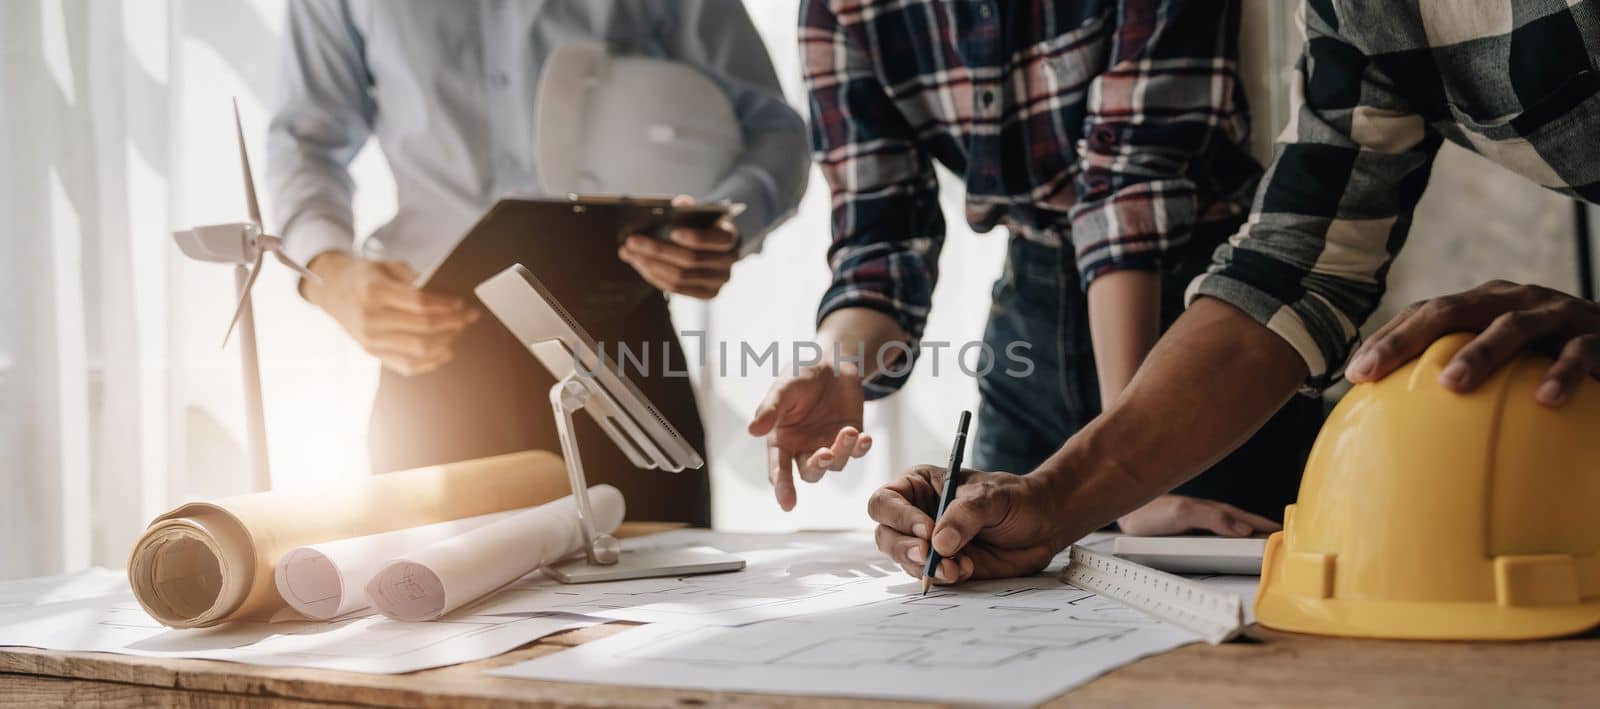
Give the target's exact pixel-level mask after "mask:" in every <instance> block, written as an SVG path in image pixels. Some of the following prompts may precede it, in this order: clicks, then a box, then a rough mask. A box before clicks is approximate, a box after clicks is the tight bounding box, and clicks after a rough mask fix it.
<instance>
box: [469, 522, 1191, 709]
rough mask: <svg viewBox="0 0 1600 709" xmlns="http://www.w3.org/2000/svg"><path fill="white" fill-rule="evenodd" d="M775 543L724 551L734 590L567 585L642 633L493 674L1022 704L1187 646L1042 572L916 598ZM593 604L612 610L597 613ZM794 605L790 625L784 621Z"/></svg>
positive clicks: (834, 543) (583, 605) (840, 552)
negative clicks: (636, 624)
mask: <svg viewBox="0 0 1600 709" xmlns="http://www.w3.org/2000/svg"><path fill="white" fill-rule="evenodd" d="M732 539H733V538H730V537H725V538H722V539H715V538H701V539H698V540H697V541H701V542H705V543H722V544H726V543H728V542H730V541H732ZM768 543H769V544H770V543H772V540H769V542H768ZM790 544H793V545H794V546H790V547H787V551H786V552H784V553H782V554H769V552H768V551H761V550H752V549H731V550H732V551H736V552H738V553H741V554H744V555H746V557H747V558H752V561H751V568H750V570H749V571H747V572H745V574H749V576H748V577H747V578H746V579H744V580H742V581H741V580H739V579H738V577H739V576H742V575H744V574H732V575H728V576H726V577H723V578H721V579H718V578H717V577H700V578H699V579H698V580H696V579H682V580H676V581H673V582H672V583H670V584H662V585H660V586H659V587H657V588H656V589H654V590H649V591H648V592H644V593H641V594H640V595H638V596H629V595H627V594H621V595H623V596H624V599H625V600H623V601H621V602H619V601H617V600H615V599H614V598H611V597H610V596H607V595H606V594H607V592H608V591H607V589H604V588H602V587H591V588H582V589H571V592H573V593H575V594H578V595H576V596H574V603H575V605H573V606H572V607H570V608H567V609H565V610H569V611H571V612H583V613H587V614H591V615H594V614H602V613H611V614H614V616H616V617H627V618H628V619H632V620H651V621H653V622H654V624H653V625H649V626H644V627H640V628H634V629H630V630H627V631H624V632H621V633H618V634H616V635H613V636H611V637H609V638H605V639H602V640H598V641H594V642H590V643H586V644H584V645H581V646H579V647H577V648H573V649H569V650H565V651H562V652H560V653H556V654H553V655H550V656H547V657H543V658H539V659H537V660H533V661H530V662H525V663H521V664H517V665H512V666H510V667H506V668H502V669H500V670H497V671H495V672H493V674H497V675H501V676H507V677H520V678H526V679H541V680H556V681H569V682H606V683H619V682H620V683H625V684H630V685H641V686H655V687H675V688H699V689H719V690H729V691H751V692H774V693H785V694H800V695H819V694H828V695H841V696H855V697H872V698H882V699H922V700H936V701H944V702H961V703H975V704H1033V703H1037V702H1041V701H1044V700H1046V699H1049V698H1050V697H1053V696H1055V695H1057V694H1060V693H1061V692H1064V691H1066V690H1067V689H1070V688H1072V687H1074V686H1076V685H1078V684H1081V683H1083V682H1086V681H1088V680H1090V679H1092V678H1094V677H1096V676H1098V675H1100V674H1102V673H1104V672H1106V671H1108V670H1111V669H1113V668H1115V667H1118V666H1120V665H1123V664H1126V663H1128V662H1131V661H1133V660H1135V659H1138V658H1140V657H1144V656H1146V655H1150V654H1154V653H1159V652H1165V651H1167V650H1170V649H1173V648H1175V647H1178V646H1181V645H1185V644H1188V643H1191V642H1195V641H1196V640H1198V637H1197V636H1196V635H1194V634H1192V633H1190V632H1188V631H1185V630H1183V629H1180V628H1177V627H1175V626H1171V625H1167V624H1164V623H1161V622H1159V621H1156V620H1154V619H1152V618H1150V617H1148V616H1145V615H1144V614H1142V613H1139V612H1138V611H1134V610H1131V609H1128V608H1126V607H1124V606H1122V605H1121V604H1119V603H1117V602H1116V601H1113V600H1110V599H1107V598H1103V597H1100V596H1097V595H1095V594H1093V593H1090V592H1088V591H1083V590H1080V589H1077V588H1074V587H1072V586H1067V585H1064V584H1062V583H1061V582H1060V581H1058V580H1056V579H1055V578H1054V576H1053V575H1049V574H1048V572H1047V574H1045V575H1040V576H1035V577H1029V578H1020V579H1004V580H996V581H984V582H976V583H967V584H962V585H961V586H959V587H953V588H940V589H936V590H935V591H934V592H932V593H930V594H928V595H927V596H926V597H923V596H922V595H920V588H919V584H918V583H917V582H916V581H915V580H913V579H911V578H910V577H909V576H907V575H906V574H905V572H903V571H901V570H900V569H899V568H898V567H896V566H894V565H892V564H889V563H887V562H886V561H884V560H883V559H882V557H881V555H879V554H878V552H877V551H876V550H875V549H873V548H872V545H871V544H870V541H869V540H868V539H867V538H866V537H865V536H863V535H843V536H828V535H809V536H804V537H799V538H796V540H792V541H791V542H790ZM756 559H759V560H760V561H757V560H756ZM814 560H815V561H814ZM530 588H532V589H538V588H540V587H539V586H538V585H537V584H536V583H535V584H530ZM640 588H641V587H638V586H635V587H633V589H635V590H639V589H640ZM618 590H619V589H610V590H609V593H611V594H617V592H618ZM608 599H609V600H608ZM786 599H787V601H789V602H786ZM606 603H612V604H614V607H611V608H603V607H602V606H604V605H605V604H606ZM797 608H800V609H801V613H798V614H789V612H790V611H794V610H796V609H797ZM670 614H676V615H677V616H678V617H677V618H675V619H674V618H669V617H667V616H668V615H670ZM785 614H788V615H785ZM645 615H649V616H652V617H650V618H645V617H643V616H645ZM755 616H767V617H768V619H769V620H768V622H761V623H754V624H747V625H739V626H737V627H729V625H730V624H723V625H722V626H721V627H718V626H717V625H713V624H710V623H707V622H705V621H707V620H709V619H719V620H723V621H728V620H734V619H756V618H755Z"/></svg>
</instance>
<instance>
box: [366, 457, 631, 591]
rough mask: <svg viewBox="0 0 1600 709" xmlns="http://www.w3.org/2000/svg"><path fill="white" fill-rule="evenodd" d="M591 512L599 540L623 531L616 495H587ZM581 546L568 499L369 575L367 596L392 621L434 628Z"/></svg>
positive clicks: (601, 488) (598, 490)
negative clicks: (441, 619)
mask: <svg viewBox="0 0 1600 709" xmlns="http://www.w3.org/2000/svg"><path fill="white" fill-rule="evenodd" d="M589 504H590V506H591V507H592V508H593V512H594V527H595V530H596V531H597V532H604V533H607V534H609V533H611V532H613V531H615V530H616V528H617V526H618V525H620V524H621V523H622V516H623V512H624V509H623V501H622V493H621V492H620V491H619V490H617V489H616V488H614V487H612V486H610V485H595V486H594V487H591V488H589ZM583 543H584V540H583V538H582V534H581V533H580V532H579V529H578V508H577V503H576V502H575V501H574V500H573V498H572V496H571V495H568V496H567V497H563V498H561V499H559V500H555V501H553V502H547V503H545V504H543V505H539V506H538V507H534V508H532V509H527V510H523V511H521V512H516V513H514V514H511V515H509V516H507V517H506V518H504V519H501V520H498V521H496V522H493V523H491V524H488V525H486V526H483V527H480V528H478V529H474V530H472V531H470V532H467V533H465V534H459V535H456V536H453V537H449V538H447V539H443V540H440V541H438V542H435V543H433V544H430V545H428V546H426V547H423V548H421V549H417V550H415V551H412V552H410V553H407V554H405V555H403V556H400V557H399V558H396V559H394V560H393V561H390V562H389V563H387V564H385V565H384V566H383V568H381V569H379V570H378V572H377V573H376V574H374V575H373V577H372V580H371V581H370V582H369V583H368V584H367V595H368V596H369V597H370V598H371V599H372V605H373V606H375V607H376V608H377V609H378V610H379V611H380V612H382V613H383V614H384V615H386V616H389V617H390V618H394V619H396V620H408V621H421V620H433V619H434V618H438V617H439V616H441V615H444V614H446V613H449V612H450V611H453V610H455V609H457V608H460V607H461V606H463V605H465V604H467V603H471V602H473V601H476V600H478V599H480V598H483V597H484V596H486V595H488V594H490V593H493V592H494V591H495V590H496V589H499V588H501V587H503V586H505V585H506V584H508V583H511V582H512V581H515V580H517V579H518V578H519V577H521V576H524V575H526V574H528V573H531V572H533V571H535V570H537V569H538V568H539V567H541V566H544V565H546V564H551V563H554V562H556V561H560V560H561V559H564V558H566V557H568V556H571V555H572V554H573V553H575V552H577V551H579V550H581V549H582V548H583Z"/></svg>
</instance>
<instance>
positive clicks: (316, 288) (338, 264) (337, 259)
mask: <svg viewBox="0 0 1600 709" xmlns="http://www.w3.org/2000/svg"><path fill="white" fill-rule="evenodd" d="M354 262H355V257H354V256H352V255H350V254H348V253H345V252H343V251H324V252H322V253H320V254H317V255H316V256H313V257H311V260H310V261H307V262H306V270H308V271H310V272H312V273H314V274H316V275H317V279H318V280H320V281H321V283H320V284H319V283H314V282H312V281H310V280H309V279H304V278H302V279H300V296H301V297H302V298H305V299H306V302H308V303H311V304H312V305H315V306H318V307H324V305H325V304H324V303H323V295H324V294H325V293H326V292H327V290H328V286H329V284H330V283H332V282H334V281H336V280H338V279H339V277H340V275H342V274H343V273H344V271H345V270H346V269H348V268H349V267H350V264H352V263H354Z"/></svg>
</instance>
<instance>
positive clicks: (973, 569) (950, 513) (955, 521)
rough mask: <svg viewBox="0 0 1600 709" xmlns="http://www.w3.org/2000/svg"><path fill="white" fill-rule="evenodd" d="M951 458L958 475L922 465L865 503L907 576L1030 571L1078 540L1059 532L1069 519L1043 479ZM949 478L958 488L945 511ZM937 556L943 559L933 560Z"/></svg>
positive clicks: (882, 542)
mask: <svg viewBox="0 0 1600 709" xmlns="http://www.w3.org/2000/svg"><path fill="white" fill-rule="evenodd" d="M962 443H964V441H962ZM952 459H953V460H952V462H953V463H954V464H955V465H954V466H952V467H955V472H954V473H953V474H952V475H949V476H947V475H946V472H945V471H946V470H948V469H949V468H941V467H939V466H933V465H919V466H916V467H914V468H912V469H910V470H909V471H907V472H906V474H905V475H903V476H901V478H900V479H898V480H896V481H894V482H891V483H889V484H888V485H885V486H883V487H881V488H879V489H878V491H877V492H875V493H873V495H872V498H871V500H870V501H869V502H868V504H867V514H869V515H871V516H872V519H873V520H874V521H876V522H878V529H877V544H878V549H879V550H880V551H882V552H883V553H884V554H887V555H888V556H889V557H890V558H891V559H893V560H894V561H895V563H897V564H899V565H900V568H902V569H904V570H905V572H906V573H907V574H910V575H911V576H912V577H913V578H917V579H922V578H923V577H924V576H925V575H926V576H929V577H931V578H930V580H931V583H933V584H951V583H960V582H962V581H966V580H967V579H970V578H1004V577H1010V576H1025V575H1028V574H1033V573H1037V572H1038V571H1040V570H1043V569H1044V567H1045V566H1046V565H1048V564H1049V563H1050V559H1051V558H1052V557H1054V556H1055V554H1056V552H1058V551H1060V550H1061V549H1064V548H1066V546H1067V545H1068V544H1070V543H1071V542H1072V541H1073V540H1071V539H1061V538H1060V537H1061V536H1063V535H1062V533H1061V530H1063V529H1066V527H1067V525H1065V524H1061V523H1060V522H1059V521H1058V520H1057V519H1056V516H1055V515H1054V514H1053V513H1052V511H1053V509H1055V506H1054V504H1053V501H1054V497H1053V495H1052V491H1051V490H1049V489H1048V488H1047V487H1046V484H1045V481H1044V480H1043V479H1042V478H1039V477H1036V476H1032V475H1014V474H1011V473H991V472H982V471H977V470H971V469H963V468H959V467H958V466H959V465H960V463H959V458H957V457H956V456H955V455H952ZM947 480H948V481H949V482H950V487H952V490H951V494H950V496H949V498H948V499H947V503H948V504H947V505H944V506H943V507H944V511H943V514H940V508H941V505H940V498H941V497H942V496H943V492H944V488H945V487H946V485H945V483H946V481H947ZM936 516H937V518H938V521H937V522H935V517H936ZM933 555H937V557H938V561H937V562H935V563H931V564H930V563H929V559H930V557H931V556H933Z"/></svg>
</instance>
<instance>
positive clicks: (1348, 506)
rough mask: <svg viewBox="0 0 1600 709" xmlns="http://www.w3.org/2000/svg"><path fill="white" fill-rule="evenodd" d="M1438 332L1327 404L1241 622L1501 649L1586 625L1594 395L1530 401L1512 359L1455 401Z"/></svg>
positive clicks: (1539, 364) (1597, 399)
mask: <svg viewBox="0 0 1600 709" xmlns="http://www.w3.org/2000/svg"><path fill="white" fill-rule="evenodd" d="M1470 340H1471V337H1470V336H1467V335H1452V336H1449V337H1445V338H1443V339H1441V340H1439V341H1438V342H1435V343H1434V344H1433V346H1431V347H1429V348H1428V351H1427V352H1426V353H1424V354H1423V355H1422V357H1421V358H1419V359H1417V360H1416V361H1413V362H1411V363H1409V364H1407V365H1406V366H1404V367H1401V368H1400V369H1398V370H1396V371H1395V372H1393V373H1391V374H1390V375H1389V376H1387V377H1385V378H1384V379H1383V380H1381V381H1378V382H1375V383H1370V384H1361V385H1357V386H1356V387H1355V388H1353V389H1351V390H1350V393H1349V394H1347V395H1346V396H1345V397H1344V400H1343V401H1340V402H1339V405H1338V406H1337V407H1335V408H1334V410H1333V413H1332V415H1331V416H1330V417H1329V419H1328V421H1327V423H1326V424H1325V425H1324V427H1323V429H1322V433H1321V435H1319V436H1318V437H1317V442H1316V445H1315V446H1314V447H1313V448H1312V450H1311V457H1310V459H1309V460H1308V461H1307V462H1306V473H1305V477H1304V479H1303V480H1302V481H1301V484H1300V497H1299V499H1298V501H1297V502H1296V503H1295V504H1293V505H1290V506H1289V507H1288V509H1287V510H1286V511H1285V514H1284V520H1283V531H1281V532H1277V533H1275V534H1273V535H1272V537H1271V538H1270V539H1269V540H1268V541H1267V551H1266V558H1265V559H1264V560H1263V562H1262V568H1261V590H1260V593H1259V594H1258V595H1257V597H1256V618H1257V620H1258V621H1259V622H1260V623H1261V624H1262V625H1265V626H1267V627H1269V628H1277V629H1279V630H1291V631H1297V632H1304V633H1317V634H1322V635H1348V636H1359V637H1381V638H1416V639H1439V640H1474V639H1481V640H1513V639H1528V638H1547V637H1555V636H1560V635H1569V634H1573V633H1579V632H1583V631H1585V630H1588V629H1590V628H1593V627H1595V626H1597V625H1600V384H1597V383H1595V382H1594V381H1592V380H1589V379H1587V378H1586V379H1585V381H1584V382H1583V385H1582V386H1581V387H1580V388H1579V391H1578V392H1577V393H1576V395H1574V396H1573V397H1572V399H1571V400H1570V401H1569V402H1568V403H1567V404H1566V405H1565V406H1562V407H1561V408H1558V409H1550V408H1546V407H1544V406H1542V405H1540V404H1539V403H1538V402H1537V401H1535V400H1534V396H1533V393H1534V390H1535V388H1537V387H1538V386H1539V384H1540V382H1541V381H1542V380H1543V378H1544V374H1545V372H1546V370H1547V369H1548V368H1549V366H1550V363H1551V360H1550V359H1548V358H1545V357H1540V356H1536V355H1524V356H1522V357H1520V358H1519V359H1518V360H1517V361H1516V362H1514V363H1513V364H1511V365H1510V366H1508V367H1506V368H1504V369H1502V370H1501V371H1500V372H1498V373H1496V374H1495V375H1494V376H1493V377H1492V378H1491V379H1489V381H1487V382H1486V383H1484V384H1483V386H1481V387H1479V388H1478V389H1477V390H1476V391H1473V392H1472V393H1469V394H1464V395H1463V394H1456V393H1453V392H1450V391H1448V390H1446V389H1444V388H1443V387H1441V386H1440V385H1439V384H1438V378H1439V372H1440V370H1441V369H1443V368H1444V366H1445V364H1446V363H1447V362H1449V361H1450V357H1451V356H1453V355H1454V354H1455V353H1456V352H1457V351H1458V350H1460V349H1461V347H1462V346H1463V345H1465V344H1466V343H1467V342H1469V341H1470Z"/></svg>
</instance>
